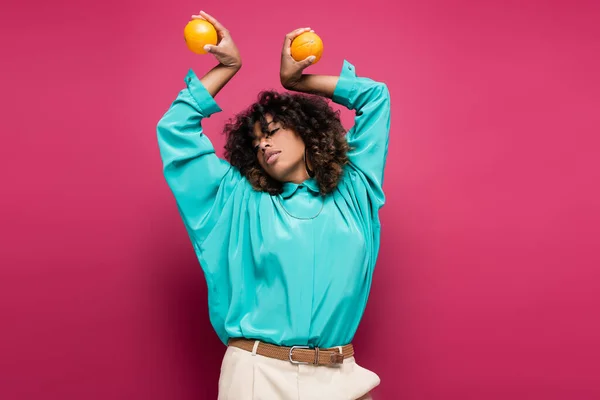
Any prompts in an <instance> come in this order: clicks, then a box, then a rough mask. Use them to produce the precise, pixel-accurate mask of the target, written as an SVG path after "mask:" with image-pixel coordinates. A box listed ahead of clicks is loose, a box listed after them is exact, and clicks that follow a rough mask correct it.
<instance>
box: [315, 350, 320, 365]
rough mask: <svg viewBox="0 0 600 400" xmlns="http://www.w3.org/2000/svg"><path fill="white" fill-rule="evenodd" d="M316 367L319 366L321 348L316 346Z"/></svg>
mask: <svg viewBox="0 0 600 400" xmlns="http://www.w3.org/2000/svg"><path fill="white" fill-rule="evenodd" d="M315 365H319V348H318V347H316V346H315Z"/></svg>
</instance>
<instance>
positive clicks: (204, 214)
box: [157, 69, 243, 244]
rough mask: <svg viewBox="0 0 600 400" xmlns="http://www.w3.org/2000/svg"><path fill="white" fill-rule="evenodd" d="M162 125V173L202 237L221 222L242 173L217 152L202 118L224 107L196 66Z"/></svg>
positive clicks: (191, 230) (187, 221) (192, 233)
mask: <svg viewBox="0 0 600 400" xmlns="http://www.w3.org/2000/svg"><path fill="white" fill-rule="evenodd" d="M185 83H186V88H185V89H183V90H181V91H180V92H179V94H178V96H177V98H176V99H175V100H174V101H173V103H172V104H171V106H170V107H169V109H168V110H167V111H166V113H165V114H164V115H163V116H162V118H161V119H160V120H159V122H158V125H157V136H158V145H159V148H160V155H161V158H162V161H163V173H164V176H165V179H166V181H167V184H168V185H169V187H170V189H171V191H172V192H173V195H174V196H175V200H176V202H177V206H178V209H179V213H180V215H181V217H182V219H183V221H184V223H185V225H186V228H187V230H188V232H189V234H190V236H192V239H193V240H195V241H196V244H199V243H201V242H202V241H203V240H204V239H205V238H206V237H207V236H208V234H209V233H210V231H211V229H212V228H213V227H214V226H215V224H216V223H217V220H218V218H219V215H220V210H221V209H222V207H223V206H224V204H225V203H226V202H227V201H228V199H229V197H230V195H231V193H232V192H233V190H234V189H235V187H236V185H237V184H238V183H239V182H240V181H241V180H242V179H243V177H242V176H241V174H240V173H239V171H238V170H237V169H236V168H234V167H232V166H231V165H230V164H229V163H228V162H227V161H226V160H223V159H221V158H219V157H217V155H216V154H215V149H214V147H213V145H212V143H211V141H210V140H209V138H208V137H207V136H206V135H205V134H204V132H203V129H202V120H203V119H204V118H208V117H210V116H211V115H212V114H214V113H216V112H220V111H221V109H220V107H219V106H218V105H217V103H216V102H215V100H214V99H213V97H212V96H211V95H210V93H209V92H208V91H207V90H206V88H205V87H204V85H203V84H202V82H200V80H199V79H198V77H197V76H196V74H195V73H194V71H193V70H192V69H190V70H189V72H188V73H187V75H186V77H185Z"/></svg>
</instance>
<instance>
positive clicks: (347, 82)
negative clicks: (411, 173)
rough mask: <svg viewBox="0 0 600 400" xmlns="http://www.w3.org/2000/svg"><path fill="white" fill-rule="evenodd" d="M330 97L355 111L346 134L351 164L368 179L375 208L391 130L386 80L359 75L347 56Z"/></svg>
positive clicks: (381, 199) (380, 194)
mask: <svg viewBox="0 0 600 400" xmlns="http://www.w3.org/2000/svg"><path fill="white" fill-rule="evenodd" d="M332 100H333V101H334V102H335V103H338V104H341V105H343V106H345V107H347V108H348V109H350V110H355V111H356V116H355V118H354V126H353V127H352V128H351V129H350V130H349V131H348V133H347V134H346V138H347V140H348V144H349V145H350V148H351V150H350V151H349V152H348V158H349V160H350V163H351V165H352V166H353V167H354V168H356V169H357V170H359V171H361V172H362V174H363V175H364V176H365V178H366V179H367V181H368V185H369V188H370V191H371V193H372V196H371V197H372V199H373V202H374V203H375V205H376V206H377V208H379V207H381V206H382V205H383V204H384V202H385V195H384V193H383V189H382V185H383V173H384V169H385V163H386V158H387V150H388V141H389V133H390V93H389V91H388V88H387V86H386V84H385V83H382V82H376V81H374V80H372V79H370V78H366V77H358V76H357V75H356V72H355V68H354V66H353V65H352V64H350V63H349V62H348V61H347V60H344V65H343V67H342V71H341V73H340V77H339V80H338V83H337V85H336V87H335V91H334V93H333V97H332Z"/></svg>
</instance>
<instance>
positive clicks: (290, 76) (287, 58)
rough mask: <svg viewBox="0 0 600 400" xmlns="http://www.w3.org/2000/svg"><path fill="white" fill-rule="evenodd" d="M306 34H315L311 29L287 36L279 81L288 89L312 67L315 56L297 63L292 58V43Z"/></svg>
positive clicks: (300, 29) (294, 32) (300, 30)
mask: <svg viewBox="0 0 600 400" xmlns="http://www.w3.org/2000/svg"><path fill="white" fill-rule="evenodd" d="M304 32H313V31H312V30H311V29H310V28H299V29H296V30H295V31H293V32H290V33H288V34H287V35H285V40H284V42H283V50H282V51H281V67H280V70H279V79H280V81H281V84H282V85H283V87H284V88H286V89H292V88H294V86H296V85H297V84H298V82H299V81H300V78H302V71H303V70H304V69H305V68H306V67H308V66H309V65H311V64H312V63H313V61H314V60H315V56H310V57H307V58H306V59H304V60H302V61H296V60H294V58H293V57H292V50H291V46H292V41H293V40H294V39H295V38H296V37H298V36H300V35H301V34H303V33H304Z"/></svg>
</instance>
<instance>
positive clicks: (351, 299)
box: [157, 60, 390, 347]
mask: <svg viewBox="0 0 600 400" xmlns="http://www.w3.org/2000/svg"><path fill="white" fill-rule="evenodd" d="M185 82H186V86H187V87H186V88H184V89H183V90H181V91H180V92H179V94H178V96H177V98H176V99H175V100H174V102H173V103H172V104H171V106H170V107H169V109H168V110H167V111H166V113H165V114H164V116H162V118H161V119H160V121H159V122H158V125H157V133H158V144H159V147H160V154H161V157H162V160H163V165H164V176H165V178H166V181H167V183H168V185H169V187H170V188H171V191H172V192H173V194H174V196H175V200H176V202H177V206H178V209H179V213H180V215H181V217H182V219H183V222H184V223H185V226H186V229H187V232H188V234H189V237H190V239H191V241H192V243H193V246H194V250H195V252H196V255H197V257H198V260H199V262H200V265H201V266H202V270H203V272H204V276H205V279H206V282H207V287H208V305H209V315H210V321H211V323H212V326H213V328H214V329H215V331H216V333H217V335H218V336H219V338H220V339H221V341H222V342H223V343H225V344H226V343H227V340H228V339H229V338H230V337H245V338H251V339H259V340H263V341H266V342H269V343H274V344H278V345H284V346H292V345H308V346H311V347H312V346H318V347H333V346H338V345H345V344H347V343H350V342H351V341H352V338H353V337H354V334H355V332H356V329H357V328H358V324H359V322H360V320H361V318H362V316H363V312H364V309H365V306H366V303H367V298H368V296H369V291H370V288H371V278H372V275H373V269H374V267H375V262H376V260H377V254H378V251H379V235H380V222H379V216H378V212H379V209H380V208H381V206H382V205H383V204H384V201H385V196H384V192H383V190H382V183H383V172H384V167H385V161H386V157H387V148H388V138H389V128H390V97H389V92H388V89H387V87H386V85H385V84H384V83H380V82H375V81H373V80H371V79H369V78H365V77H358V76H357V75H356V73H355V70H354V66H353V65H352V64H350V63H349V62H348V61H346V60H344V63H343V69H342V72H341V74H340V78H339V81H338V84H337V86H336V88H335V92H334V94H333V98H332V100H333V101H334V102H335V103H338V104H341V105H344V106H345V107H347V108H349V109H351V110H356V116H355V121H354V122H355V123H354V126H353V127H352V128H351V129H350V131H349V132H348V133H347V135H346V137H347V140H348V143H349V145H350V147H351V151H350V152H349V153H348V157H349V159H350V164H348V165H347V166H346V167H345V170H344V174H343V177H342V180H341V181H340V183H339V184H338V186H337V188H336V189H335V190H334V191H333V192H332V193H330V194H328V195H327V196H321V195H319V192H318V186H317V182H316V181H315V180H314V179H313V178H311V179H308V180H306V181H304V182H303V183H301V184H296V183H292V182H286V183H284V188H283V194H281V195H270V194H268V193H265V192H259V191H256V190H254V189H253V188H252V186H251V185H250V183H249V182H248V181H247V180H246V178H245V177H244V176H242V175H241V174H240V172H239V170H238V169H237V168H235V167H232V166H231V165H230V164H229V163H228V162H227V161H225V160H223V159H221V158H219V157H217V156H216V155H215V150H214V147H213V145H212V144H211V141H210V139H209V138H208V136H206V135H205V134H204V132H203V130H202V119H204V118H208V117H209V116H210V115H211V114H213V113H215V112H219V111H221V109H220V107H219V106H218V105H217V103H216V102H215V100H214V99H213V98H212V96H211V95H210V94H209V93H208V91H207V90H206V88H205V87H204V86H203V85H202V83H201V82H200V80H199V79H198V77H197V76H196V74H195V73H194V72H193V70H192V69H190V70H189V72H188V73H187V76H186V77H185Z"/></svg>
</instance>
